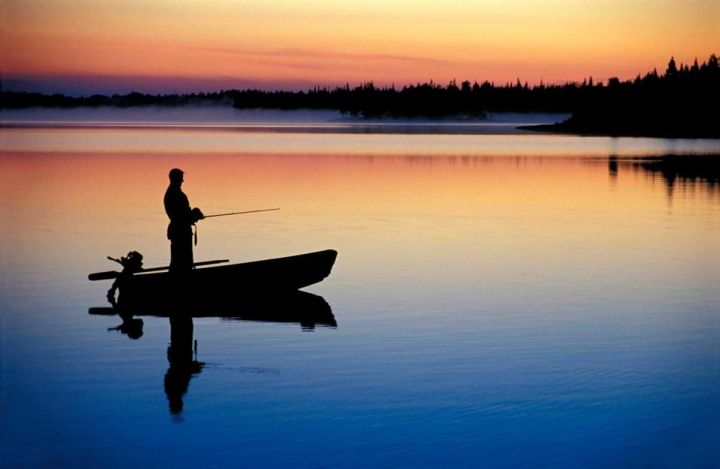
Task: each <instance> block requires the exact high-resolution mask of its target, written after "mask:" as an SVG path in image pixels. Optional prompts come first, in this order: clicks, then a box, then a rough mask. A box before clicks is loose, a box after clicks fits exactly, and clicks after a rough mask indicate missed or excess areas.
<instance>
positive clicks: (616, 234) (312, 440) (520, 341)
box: [0, 110, 720, 467]
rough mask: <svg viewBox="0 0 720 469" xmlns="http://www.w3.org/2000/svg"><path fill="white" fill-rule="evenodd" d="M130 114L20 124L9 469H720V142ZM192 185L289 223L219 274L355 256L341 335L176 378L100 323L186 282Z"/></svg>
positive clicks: (222, 252)
mask: <svg viewBox="0 0 720 469" xmlns="http://www.w3.org/2000/svg"><path fill="white" fill-rule="evenodd" d="M132 112H136V113H137V111H136V110H135V111H132ZM132 112H131V113H130V114H121V115H118V114H113V113H109V114H108V116H105V115H103V116H100V115H97V114H96V115H88V114H78V113H77V112H76V113H75V114H73V113H69V114H63V113H59V115H56V114H52V113H44V112H36V113H34V114H33V112H29V113H25V114H12V113H5V112H4V113H3V120H4V122H5V124H4V128H0V188H1V189H0V193H1V194H2V197H1V198H0V216H1V217H2V219H3V221H4V223H3V226H2V230H1V231H0V240H1V246H0V279H1V283H0V302H1V303H0V306H1V308H0V310H1V311H0V314H1V316H0V321H1V323H0V326H1V330H0V416H1V419H2V425H0V461H2V463H0V466H6V467H12V466H51V467H97V466H100V467H128V466H130V467H132V466H135V465H140V466H156V467H205V466H209V467H218V466H220V467H222V466H232V467H237V466H240V467H279V466H285V467H287V466H290V467H368V466H372V467H449V466H455V467H457V466H465V467H468V466H478V467H513V466H525V467H528V466H530V467H577V466H581V467H618V466H619V467H717V466H720V451H718V448H720V423H719V422H720V171H719V170H718V161H719V160H718V158H720V157H719V156H718V155H720V141H717V140H677V139H676V140H664V139H652V138H606V137H578V136H559V135H542V134H534V133H530V132H519V131H515V130H513V129H514V125H515V124H516V123H528V122H530V123H532V122H544V121H546V120H547V119H548V117H547V116H545V117H543V116H540V117H537V116H535V117H533V116H519V117H518V116H510V117H503V116H498V117H497V118H496V119H495V120H493V121H491V122H484V123H483V122H481V123H473V122H444V123H439V124H434V123H431V122H415V121H411V122H401V123H384V122H364V121H363V122H356V121H352V120H346V119H342V118H338V116H334V115H324V114H321V115H318V114H313V115H310V117H308V115H306V114H303V113H299V114H298V113H294V114H293V113H286V114H283V113H279V112H276V113H269V114H262V113H260V114H252V113H249V114H247V115H245V114H243V115H242V116H241V117H242V118H237V119H235V120H233V119H234V118H232V117H233V116H232V115H231V116H230V117H228V116H227V112H230V111H218V112H220V117H218V115H215V116H214V117H212V118H209V119H208V118H205V117H202V118H199V117H197V116H190V117H188V116H189V115H186V117H185V118H183V117H179V114H177V113H175V114H173V112H170V114H171V115H168V114H167V113H165V114H163V113H159V114H157V115H154V117H152V118H150V119H148V118H147V116H145V117H143V116H140V115H137V114H132ZM68 116H69V117H68ZM243 116H244V117H243ZM258 116H259V117H258ZM236 117H237V116H236ZM667 155H672V156H667ZM173 167H180V168H182V169H183V170H184V171H185V184H184V186H183V189H184V191H185V192H186V193H187V194H188V196H189V198H190V202H191V204H192V205H193V206H198V207H200V208H202V210H203V211H204V212H205V213H206V214H211V213H222V212H228V211H236V210H251V209H258V208H269V207H280V210H279V211H275V212H268V213H258V214H251V215H243V216H235V217H226V218H216V219H207V220H203V221H201V222H200V223H199V225H198V244H197V246H196V247H195V258H196V260H209V259H230V260H232V261H235V262H242V261H249V260H257V259H264V258H271V257H281V256H286V255H292V254H298V253H303V252H310V251H316V250H322V249H329V248H331V249H336V250H337V251H338V252H339V255H338V259H337V262H336V264H335V267H334V270H333V272H332V274H331V275H330V276H329V277H328V278H327V279H325V280H324V281H323V282H322V283H319V284H317V285H313V286H311V287H308V288H307V289H306V291H307V292H309V293H312V294H314V295H317V296H320V297H321V299H322V300H323V302H322V303H323V304H325V303H326V305H325V306H324V307H327V308H329V310H330V311H332V316H334V321H333V322H329V323H318V324H301V323H300V322H298V321H287V322H277V321H275V322H273V321H250V320H238V319H232V318H228V317H222V318H221V317H204V318H195V319H194V320H193V329H192V330H191V333H192V338H193V340H196V341H197V354H196V355H197V356H196V362H195V363H196V365H195V368H194V369H193V370H192V371H191V372H187V373H186V374H185V375H184V377H182V376H181V377H180V378H179V379H178V377H177V370H174V369H173V367H172V366H171V364H170V363H169V360H168V346H169V345H170V343H171V335H170V333H171V327H170V322H169V320H168V319H167V318H163V317H153V316H143V317H142V320H143V325H142V329H141V331H140V332H141V335H140V337H138V334H137V333H135V334H127V333H125V334H124V333H122V332H123V331H120V330H115V328H116V326H118V325H119V324H120V323H121V320H120V319H119V318H118V317H117V316H111V315H95V314H89V312H90V308H95V307H103V306H108V304H107V302H106V301H105V292H106V290H107V289H108V288H109V287H110V285H109V282H89V281H88V280H87V275H88V274H89V273H91V272H98V271H105V270H112V269H113V268H114V265H113V263H112V262H110V261H108V260H107V259H106V256H113V257H120V256H123V255H125V254H127V252H128V251H131V250H138V251H140V252H141V253H142V254H143V255H144V263H145V266H148V267H149V266H162V265H166V264H167V263H168V261H169V244H168V241H167V239H166V237H165V229H166V225H167V217H166V215H165V213H164V210H163V205H162V197H163V193H164V191H165V188H166V186H167V172H168V170H169V169H170V168H173ZM294 307H296V308H302V307H303V306H302V305H301V304H298V305H295V306H293V305H289V306H288V309H289V310H291V309H292V308H294ZM288 312H290V313H292V312H293V311H288ZM241 315H242V311H239V312H238V316H241ZM173 383H174V384H173Z"/></svg>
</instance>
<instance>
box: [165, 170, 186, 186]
mask: <svg viewBox="0 0 720 469" xmlns="http://www.w3.org/2000/svg"><path fill="white" fill-rule="evenodd" d="M183 174H184V173H183V172H182V170H181V169H178V168H173V169H171V170H170V174H169V175H168V176H169V177H170V184H175V185H178V186H179V185H181V184H182V183H183Z"/></svg>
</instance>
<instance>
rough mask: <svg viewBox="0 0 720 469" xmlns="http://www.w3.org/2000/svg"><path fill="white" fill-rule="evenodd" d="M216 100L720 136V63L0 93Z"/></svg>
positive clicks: (29, 102) (64, 101) (64, 102)
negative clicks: (562, 116) (642, 69)
mask: <svg viewBox="0 0 720 469" xmlns="http://www.w3.org/2000/svg"><path fill="white" fill-rule="evenodd" d="M207 103H217V104H224V103H227V104H228V105H229V104H230V103H231V104H232V105H233V106H234V107H235V108H241V109H250V108H266V109H301V108H306V109H336V110H339V111H341V112H343V113H346V114H349V115H352V116H358V117H362V118H377V117H430V118H440V117H446V116H469V117H478V116H482V115H483V114H484V113H485V112H488V111H495V112H500V111H513V112H571V113H572V117H571V118H570V119H568V120H567V121H565V122H563V123H561V124H556V125H554V126H540V127H536V128H535V129H536V130H538V129H539V130H549V131H563V132H574V133H578V132H579V133H590V134H610V135H667V136H720V126H718V125H717V124H716V123H717V122H720V115H718V114H720V111H719V109H720V107H719V105H720V67H719V66H718V58H717V57H716V56H715V55H714V54H713V55H711V56H710V58H709V59H708V60H707V61H706V62H703V63H702V64H699V63H698V62H697V60H695V62H694V63H693V64H691V65H686V64H680V65H679V66H678V65H677V63H676V62H675V60H674V59H672V58H671V59H670V61H669V63H668V66H667V69H666V70H665V72H664V73H662V74H660V73H658V72H657V70H653V71H652V72H649V73H646V74H645V75H644V76H641V75H638V76H637V77H636V78H635V79H633V80H627V81H621V80H619V79H618V78H610V79H609V80H608V81H607V83H603V82H594V81H593V79H592V78H589V79H586V80H584V81H583V82H582V83H574V82H571V83H565V84H553V85H545V84H543V83H540V84H538V85H535V86H529V85H528V84H527V83H521V82H520V80H517V81H516V82H515V83H506V84H502V85H496V84H495V83H491V82H488V81H485V82H482V83H477V82H473V83H471V82H469V81H463V82H462V83H460V84H458V83H457V82H456V81H455V80H453V81H451V82H450V83H449V84H448V85H446V86H442V85H439V84H436V83H433V82H432V81H431V82H429V83H418V84H415V85H409V86H404V87H402V88H396V87H395V86H389V87H379V86H375V85H374V84H373V83H366V84H363V85H360V86H356V87H352V88H351V87H350V86H349V85H345V86H341V87H335V88H322V87H315V88H313V89H311V90H308V91H297V92H293V91H262V90H242V91H240V90H227V91H220V92H217V93H194V94H166V95H149V94H142V93H130V94H127V95H112V96H102V95H94V96H90V97H82V98H74V97H68V96H63V95H58V94H55V95H43V94H39V93H11V92H3V93H2V96H1V99H0V106H2V107H4V108H22V107H31V106H44V107H79V106H117V107H129V106H147V105H154V106H183V105H188V104H207Z"/></svg>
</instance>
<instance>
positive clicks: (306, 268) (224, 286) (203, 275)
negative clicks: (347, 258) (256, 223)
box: [89, 249, 337, 309]
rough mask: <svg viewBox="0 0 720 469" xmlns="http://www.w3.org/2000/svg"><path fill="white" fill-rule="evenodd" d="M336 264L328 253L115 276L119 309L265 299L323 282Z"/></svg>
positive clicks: (91, 277)
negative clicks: (249, 298)
mask: <svg viewBox="0 0 720 469" xmlns="http://www.w3.org/2000/svg"><path fill="white" fill-rule="evenodd" d="M336 258H337V251H334V250H331V249H328V250H325V251H318V252H311V253H307V254H300V255H296V256H289V257H281V258H277V259H266V260H260V261H254V262H245V263H242V264H229V265H221V266H213V267H202V268H194V269H192V270H191V271H189V272H188V273H187V275H182V277H179V276H178V275H177V274H172V273H170V272H168V271H162V272H157V271H156V270H157V269H147V270H148V271H142V270H141V271H139V272H134V273H125V272H123V273H122V274H119V273H118V274H116V276H117V281H116V282H117V283H116V287H117V289H118V290H119V295H118V299H117V305H118V306H120V307H121V308H122V309H132V308H134V307H136V306H147V305H151V304H153V303H154V304H163V305H164V304H168V302H176V303H179V304H188V302H189V303H190V304H192V305H193V306H198V305H201V304H203V303H205V302H206V301H218V300H220V301H226V300H228V299H233V298H235V299H238V300H239V299H242V298H248V297H258V298H262V297H266V298H267V297H269V296H272V295H277V294H284V293H289V292H293V291H297V290H299V289H301V288H304V287H307V286H308V285H312V284H315V283H318V282H321V281H322V280H323V279H325V278H326V277H327V276H328V275H330V271H331V270H332V267H333V265H334V264H335V259H336ZM150 270H153V271H152V272H150ZM101 274H106V273H101ZM98 275H99V274H91V275H90V277H89V278H90V279H91V280H95V279H100V278H99V277H98ZM101 278H109V277H107V276H105V277H101ZM113 288H115V286H114V287H113ZM108 299H110V298H108ZM111 302H112V300H111Z"/></svg>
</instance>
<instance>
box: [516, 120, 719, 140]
mask: <svg viewBox="0 0 720 469" xmlns="http://www.w3.org/2000/svg"><path fill="white" fill-rule="evenodd" d="M518 129H519V130H526V131H530V132H538V133H547V134H559V135H577V136H587V137H636V138H642V137H648V138H691V139H720V129H712V128H707V127H706V128H701V129H698V128H692V127H691V128H686V127H685V126H680V125H678V126H677V127H675V128H672V127H671V128H669V129H668V128H662V129H659V128H651V127H647V126H638V127H630V128H621V127H613V126H610V127H606V126H602V125H599V126H596V127H593V126H589V125H584V126H583V125H575V124H573V123H572V122H571V120H566V121H564V122H558V123H556V124H538V125H522V126H519V127H518Z"/></svg>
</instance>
